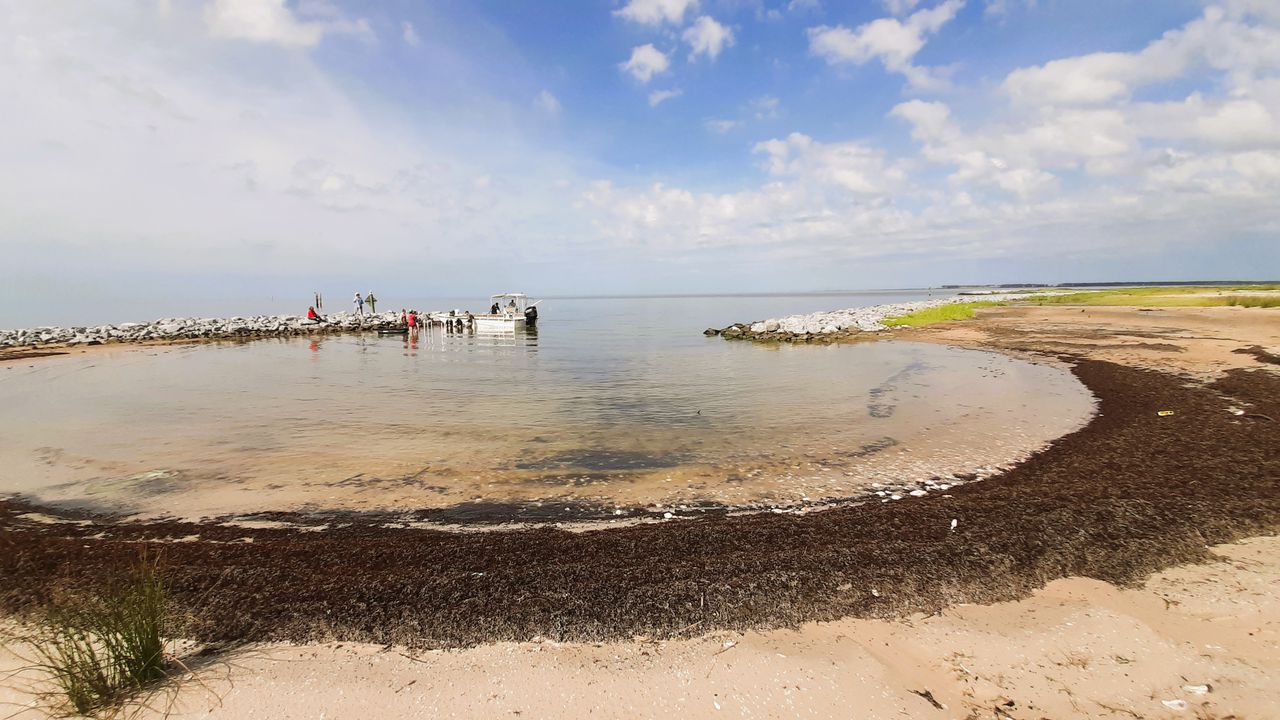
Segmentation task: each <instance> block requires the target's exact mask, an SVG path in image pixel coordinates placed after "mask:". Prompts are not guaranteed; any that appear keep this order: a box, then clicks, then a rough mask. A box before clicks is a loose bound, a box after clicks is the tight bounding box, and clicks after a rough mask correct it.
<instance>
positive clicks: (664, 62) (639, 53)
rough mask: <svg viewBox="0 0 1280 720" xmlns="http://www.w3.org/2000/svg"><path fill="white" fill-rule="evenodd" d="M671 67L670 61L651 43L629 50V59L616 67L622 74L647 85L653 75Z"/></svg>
mask: <svg viewBox="0 0 1280 720" xmlns="http://www.w3.org/2000/svg"><path fill="white" fill-rule="evenodd" d="M670 66H671V61H670V60H669V59H667V56H666V55H665V54H663V52H662V51H661V50H659V49H657V48H655V47H654V46H653V44H652V43H648V44H645V45H640V46H637V47H635V48H633V49H632V50H631V58H630V59H628V60H627V61H626V62H624V63H622V64H620V65H619V66H618V67H619V68H621V69H622V71H623V72H627V73H630V74H631V77H633V78H635V79H636V80H639V81H640V82H642V83H647V82H649V80H651V79H652V78H653V76H654V75H661V74H662V73H664V72H666V71H667V68H668V67H670Z"/></svg>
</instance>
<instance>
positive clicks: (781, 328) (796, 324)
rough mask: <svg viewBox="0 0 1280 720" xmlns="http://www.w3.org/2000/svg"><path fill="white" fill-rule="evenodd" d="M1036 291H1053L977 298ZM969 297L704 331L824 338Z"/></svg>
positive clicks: (743, 336) (736, 336) (872, 328)
mask: <svg viewBox="0 0 1280 720" xmlns="http://www.w3.org/2000/svg"><path fill="white" fill-rule="evenodd" d="M1039 294H1044V295H1051V294H1055V293H1036V294H1028V293H1003V294H991V295H983V296H982V297H981V298H980V301H981V302H1001V301H1005V300H1026V299H1027V298H1030V297H1036V296H1037V295H1039ZM976 301H978V300H975V298H973V297H948V298H940V299H938V300H918V301H915V302H904V303H888V304H885V305H871V306H868V307H856V308H848V309H845V310H831V311H829V312H816V313H810V314H808V315H789V316H787V317H783V318H773V319H769V320H757V321H755V322H750V323H735V324H733V325H730V326H729V327H726V328H723V329H716V328H707V330H705V331H704V332H703V334H704V335H707V336H713V335H720V336H722V337H725V338H728V339H731V340H766V341H775V342H826V341H831V340H836V339H838V338H842V337H848V336H850V335H855V334H857V333H874V332H880V331H881V330H888V329H889V327H888V326H887V325H885V324H884V321H885V320H888V319H889V318H895V317H902V316H903V315H910V314H911V313H913V312H916V311H918V310H926V309H928V308H934V307H940V306H942V305H951V304H953V303H971V302H976Z"/></svg>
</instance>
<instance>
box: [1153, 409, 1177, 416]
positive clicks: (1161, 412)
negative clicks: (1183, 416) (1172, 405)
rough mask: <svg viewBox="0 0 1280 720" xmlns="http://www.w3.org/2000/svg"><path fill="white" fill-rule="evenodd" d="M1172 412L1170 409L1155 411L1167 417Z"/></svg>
mask: <svg viewBox="0 0 1280 720" xmlns="http://www.w3.org/2000/svg"><path fill="white" fill-rule="evenodd" d="M1172 414H1173V411H1172V410H1160V411H1158V412H1156V415H1159V416H1160V417H1169V416H1170V415H1172Z"/></svg>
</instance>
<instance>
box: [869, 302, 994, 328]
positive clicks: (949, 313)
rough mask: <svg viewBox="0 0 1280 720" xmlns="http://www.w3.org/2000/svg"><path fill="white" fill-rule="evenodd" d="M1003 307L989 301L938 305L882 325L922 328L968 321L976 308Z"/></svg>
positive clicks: (889, 319) (890, 320) (886, 321)
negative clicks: (936, 324) (943, 323)
mask: <svg viewBox="0 0 1280 720" xmlns="http://www.w3.org/2000/svg"><path fill="white" fill-rule="evenodd" d="M998 305H1004V303H1002V302H993V301H990V300H982V301H978V302H969V303H951V304H949V305H939V306H937V307H931V308H925V309H924V310H917V311H915V312H913V313H908V314H907V315H902V316H900V317H895V318H888V319H886V320H885V321H884V324H885V325H887V326H889V327H924V326H925V325H933V324H935V323H940V322H951V321H953V320H968V319H970V318H972V317H973V311H974V310H975V309H977V308H986V307H996V306H998Z"/></svg>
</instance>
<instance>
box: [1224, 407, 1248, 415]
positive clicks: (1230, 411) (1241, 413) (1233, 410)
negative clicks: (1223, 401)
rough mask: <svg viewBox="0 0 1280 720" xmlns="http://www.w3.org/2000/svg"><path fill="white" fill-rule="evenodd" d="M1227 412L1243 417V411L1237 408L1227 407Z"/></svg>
mask: <svg viewBox="0 0 1280 720" xmlns="http://www.w3.org/2000/svg"><path fill="white" fill-rule="evenodd" d="M1227 412H1229V413H1231V414H1232V415H1243V414H1244V411H1243V410H1241V409H1240V408H1238V407H1229V408H1227Z"/></svg>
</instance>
